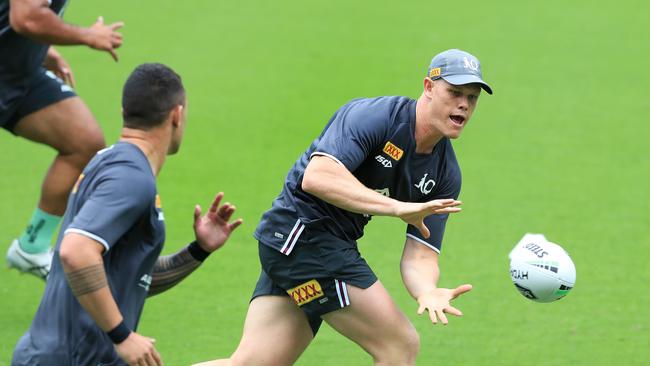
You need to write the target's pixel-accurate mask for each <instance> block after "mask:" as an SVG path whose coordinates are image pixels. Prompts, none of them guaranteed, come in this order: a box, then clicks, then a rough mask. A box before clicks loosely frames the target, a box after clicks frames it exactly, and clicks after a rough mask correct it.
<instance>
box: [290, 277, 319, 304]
mask: <svg viewBox="0 0 650 366" xmlns="http://www.w3.org/2000/svg"><path fill="white" fill-rule="evenodd" d="M287 293H288V294H289V296H291V298H292V299H293V301H295V302H296V304H298V306H302V305H304V304H306V303H308V302H311V301H312V300H315V299H318V298H319V297H323V295H324V294H323V289H322V288H321V287H320V283H318V281H316V280H311V281H309V282H305V283H303V284H302V285H298V286H296V287H294V288H292V289H290V290H287Z"/></svg>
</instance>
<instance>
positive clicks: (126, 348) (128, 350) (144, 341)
mask: <svg viewBox="0 0 650 366" xmlns="http://www.w3.org/2000/svg"><path fill="white" fill-rule="evenodd" d="M154 343H156V340H155V339H153V338H148V337H143V336H141V335H140V334H138V333H136V332H131V334H129V336H128V337H127V338H126V339H125V340H124V341H123V342H122V343H120V344H116V345H115V351H116V352H117V355H118V356H120V358H121V359H122V360H124V362H126V363H127V364H128V365H129V366H132V365H135V366H142V365H146V366H163V362H162V359H161V358H160V354H159V353H158V351H156V347H154Z"/></svg>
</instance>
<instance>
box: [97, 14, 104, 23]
mask: <svg viewBox="0 0 650 366" xmlns="http://www.w3.org/2000/svg"><path fill="white" fill-rule="evenodd" d="M95 23H97V24H104V17H103V16H101V15H100V16H98V17H97V21H96V22H95Z"/></svg>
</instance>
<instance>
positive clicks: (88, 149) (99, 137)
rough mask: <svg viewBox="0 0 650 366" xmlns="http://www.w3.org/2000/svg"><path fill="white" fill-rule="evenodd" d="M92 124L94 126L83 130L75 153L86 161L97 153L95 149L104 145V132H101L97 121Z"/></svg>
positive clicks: (97, 149) (99, 148)
mask: <svg viewBox="0 0 650 366" xmlns="http://www.w3.org/2000/svg"><path fill="white" fill-rule="evenodd" d="M94 124H95V127H96V128H90V129H88V130H87V131H85V132H84V134H83V137H81V139H80V140H81V141H80V144H79V146H78V148H77V151H76V153H77V154H79V155H81V156H82V157H83V158H85V160H86V162H88V160H90V159H91V158H92V157H93V156H95V153H97V151H99V150H101V149H103V148H105V147H106V141H105V140H104V134H102V131H101V129H100V128H99V126H98V125H97V123H96V122H95V123H94Z"/></svg>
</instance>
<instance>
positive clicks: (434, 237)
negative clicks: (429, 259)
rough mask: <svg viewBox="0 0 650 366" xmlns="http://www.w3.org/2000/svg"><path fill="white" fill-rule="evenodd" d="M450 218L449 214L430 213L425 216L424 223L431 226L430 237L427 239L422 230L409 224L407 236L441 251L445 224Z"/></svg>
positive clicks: (438, 251)
mask: <svg viewBox="0 0 650 366" xmlns="http://www.w3.org/2000/svg"><path fill="white" fill-rule="evenodd" d="M448 218H449V214H445V215H430V216H427V217H425V218H424V224H425V225H426V226H427V228H429V232H430V234H431V235H429V238H428V239H425V238H424V236H422V233H420V230H418V228H416V227H415V226H413V225H408V226H407V228H406V236H407V237H409V238H411V239H414V240H415V241H417V242H419V243H421V244H424V245H426V246H428V247H429V248H431V249H433V250H435V251H436V252H437V253H440V251H441V250H442V237H443V235H444V234H445V225H446V224H447V219H448Z"/></svg>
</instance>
